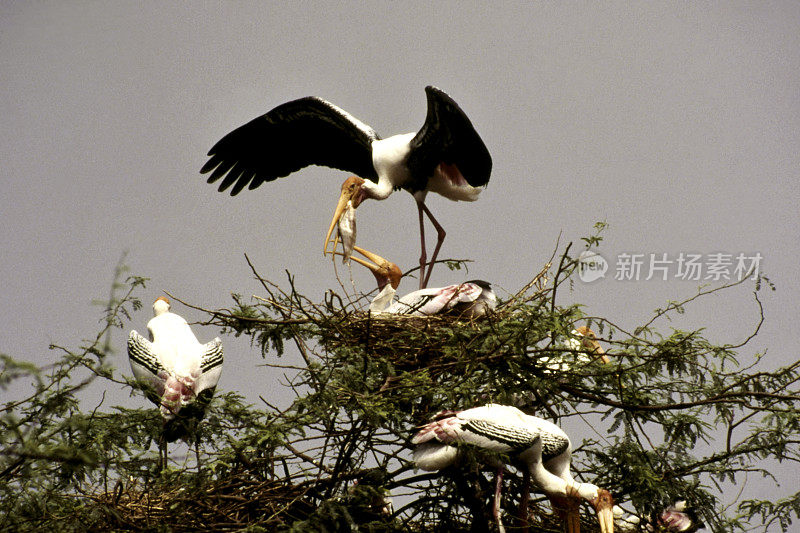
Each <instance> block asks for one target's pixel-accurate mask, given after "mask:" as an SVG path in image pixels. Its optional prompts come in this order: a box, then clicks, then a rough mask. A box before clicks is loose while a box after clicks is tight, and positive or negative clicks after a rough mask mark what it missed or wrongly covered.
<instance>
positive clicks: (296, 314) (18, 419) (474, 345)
mask: <svg viewBox="0 0 800 533" xmlns="http://www.w3.org/2000/svg"><path fill="white" fill-rule="evenodd" d="M604 228H605V225H604V224H602V223H601V224H599V225H598V226H597V227H596V229H597V230H598V233H597V234H596V235H594V236H592V237H588V238H585V239H584V242H585V243H586V246H587V248H591V247H593V246H596V245H597V244H598V243H600V241H601V240H602V239H601V237H600V232H601V231H602V230H603V229H604ZM569 249H570V246H567V247H566V251H565V252H564V254H563V255H562V256H561V257H560V258H559V261H558V266H557V268H552V266H551V264H550V263H548V265H546V266H545V268H544V269H543V270H542V272H540V273H539V274H538V275H537V276H536V277H535V278H534V279H533V280H532V281H531V283H529V284H528V285H527V286H526V287H524V288H523V289H522V290H520V291H519V292H518V293H517V294H515V295H513V296H511V297H510V298H508V299H507V300H505V301H503V302H501V304H500V305H499V306H498V309H497V311H496V313H494V314H491V315H489V316H487V317H485V318H483V319H480V320H475V321H460V320H458V319H457V318H453V317H429V318H413V317H393V318H383V317H381V318H377V317H371V316H369V315H367V314H366V313H365V312H364V309H365V308H366V307H367V302H368V297H367V296H361V297H359V298H346V297H344V298H343V297H342V296H341V295H338V294H336V293H334V292H332V291H331V292H329V293H328V294H326V295H325V298H324V300H323V301H322V302H319V303H315V302H313V301H311V300H310V299H308V298H306V297H305V296H303V295H302V294H300V293H299V292H298V291H297V289H296V287H295V284H294V280H293V279H292V277H291V276H289V277H288V286H287V287H286V288H281V287H280V286H278V285H276V284H274V283H271V282H269V281H267V280H265V279H263V278H262V277H261V276H259V275H258V273H257V272H256V270H255V268H253V272H254V273H255V274H256V276H257V278H258V279H259V280H260V281H261V283H262V287H263V290H264V293H263V294H262V295H259V296H257V297H253V298H252V299H246V298H244V297H242V296H241V295H234V296H233V302H234V305H233V307H232V308H231V309H219V310H208V311H207V316H208V321H207V323H208V324H213V325H216V326H219V327H220V328H221V330H222V331H223V333H227V334H232V335H237V336H238V335H244V336H247V337H249V338H250V339H251V342H252V345H253V347H254V351H256V353H258V352H260V353H261V355H262V357H264V358H266V361H267V366H268V367H271V368H273V369H276V370H279V371H280V372H282V373H283V374H285V375H286V376H287V379H288V382H287V383H286V389H287V394H292V395H293V398H294V399H293V401H292V402H291V404H290V405H289V407H288V408H285V409H279V408H278V407H276V406H273V405H270V404H269V403H268V402H266V401H264V405H261V406H253V405H249V404H247V403H246V402H245V401H244V398H243V397H242V396H241V395H240V394H238V392H237V391H227V392H226V391H218V394H217V396H216V397H215V398H214V400H213V401H212V403H211V406H210V409H209V412H208V415H207V417H206V418H205V419H204V421H203V423H202V424H201V427H200V434H199V436H200V445H199V447H198V450H197V454H198V457H199V459H200V464H199V465H197V464H195V462H194V460H193V459H194V454H192V453H188V454H187V459H186V460H185V461H183V464H180V463H173V464H171V465H170V467H169V468H167V469H166V470H164V471H159V470H158V468H157V453H156V449H155V441H156V439H157V437H158V434H159V431H160V429H161V419H160V416H159V414H158V411H157V410H156V409H152V408H142V409H126V408H122V407H109V406H108V405H106V404H107V402H112V403H113V402H114V401H115V400H112V398H120V397H122V396H123V395H125V394H136V395H139V394H140V393H139V392H138V390H137V389H136V387H135V383H134V382H133V381H132V380H131V379H129V378H125V377H120V375H119V373H117V372H115V371H113V369H112V368H111V365H110V364H109V356H110V354H111V353H112V342H111V336H110V332H111V331H112V330H114V329H116V328H123V327H126V323H127V322H128V321H129V320H130V313H131V312H132V311H134V310H136V309H138V308H139V307H140V305H141V304H140V302H139V300H138V299H137V298H136V296H135V293H136V291H138V290H140V289H141V288H143V287H144V285H145V282H146V279H144V278H138V277H128V278H127V281H126V282H125V283H120V282H118V281H115V283H114V286H113V288H112V293H111V296H110V297H109V300H108V302H106V304H105V306H104V310H103V319H102V322H101V323H102V325H103V327H102V329H101V331H100V332H99V333H98V334H97V335H96V336H95V337H94V338H93V339H91V340H89V341H86V342H85V343H84V344H83V345H82V346H81V347H80V348H78V349H67V348H64V347H59V346H52V347H51V348H52V349H53V350H56V351H57V352H59V353H60V359H59V361H58V362H57V363H55V364H53V365H50V366H48V367H43V368H40V367H37V366H35V365H32V364H30V363H27V362H24V361H19V360H16V359H14V358H12V357H9V356H7V355H0V365H2V366H0V389H1V390H3V391H7V390H9V388H10V386H11V385H12V384H14V387H15V390H19V389H20V388H22V389H24V388H25V387H24V386H22V387H20V386H19V385H20V384H25V385H26V386H27V387H29V392H28V393H22V394H21V397H19V398H17V399H15V400H10V401H7V402H6V403H5V404H3V406H2V408H0V450H1V451H0V530H16V531H27V530H39V529H45V530H59V531H71V530H80V531H85V530H87V529H89V530H92V529H97V530H107V529H114V530H144V529H146V530H158V531H180V530H197V529H204V530H239V529H242V530H248V531H304V532H305V531H320V532H323V531H356V530H358V531H374V532H391V531H484V530H489V529H491V528H493V527H494V524H493V520H492V518H491V515H490V503H489V502H490V499H491V497H492V495H493V493H494V484H493V483H494V482H493V479H492V478H493V475H492V469H490V468H488V467H487V466H486V464H487V461H486V459H487V457H485V456H484V455H483V454H481V453H478V452H476V451H475V450H469V449H466V448H464V450H463V452H464V453H463V457H462V460H461V462H460V463H459V465H458V466H456V467H451V468H448V469H446V470H444V471H442V472H437V473H421V472H416V471H414V469H413V465H412V464H411V463H410V456H411V454H410V449H411V444H410V437H411V435H413V433H414V431H415V427H417V426H418V425H420V424H423V423H425V422H426V421H428V420H429V419H430V417H431V416H433V415H434V414H435V413H437V412H438V411H440V410H443V409H465V408H470V407H473V406H476V405H482V404H485V403H488V402H497V403H504V404H514V405H518V406H521V407H522V408H523V409H524V410H526V411H527V412H529V413H531V414H535V415H537V416H542V417H545V418H549V419H553V420H557V421H558V422H559V423H561V424H565V425H568V426H569V427H570V428H575V427H582V428H584V430H583V431H575V430H570V431H569V433H570V434H571V436H572V439H573V444H574V447H575V448H576V451H575V453H574V457H573V471H574V472H575V473H576V475H577V477H578V478H579V479H581V480H583V481H591V482H593V483H596V484H598V485H600V486H602V487H605V488H607V489H609V490H610V491H611V492H612V493H613V494H614V496H615V498H616V500H617V501H619V502H624V503H625V506H626V508H630V509H635V510H636V511H637V513H638V514H640V515H643V516H644V515H648V514H649V513H650V512H651V511H653V510H656V509H660V508H661V507H662V506H663V505H665V504H668V503H671V502H672V501H674V500H675V499H687V500H689V501H690V502H692V503H693V504H694V505H695V506H696V507H697V508H698V510H699V511H700V514H701V517H702V519H703V520H704V521H705V523H706V524H707V525H708V526H709V528H710V529H711V530H712V531H728V530H739V531H750V530H753V528H755V527H756V526H758V525H759V524H761V525H762V527H763V528H766V527H768V526H770V525H772V524H777V525H779V526H780V527H781V528H782V529H783V530H784V531H788V529H789V527H790V526H791V524H792V520H793V519H796V517H797V516H798V512H800V503H798V502H799V501H800V493H792V492H791V491H790V492H787V493H786V497H785V498H783V499H780V500H778V501H774V502H772V501H766V500H747V501H742V502H739V504H738V507H737V508H736V510H733V511H731V510H729V509H726V508H725V504H726V501H725V500H721V499H720V491H719V487H720V486H721V485H722V484H739V483H742V481H743V480H744V477H745V476H748V475H763V476H765V477H767V478H768V479H769V477H770V476H771V475H772V473H773V472H775V471H777V469H778V468H785V467H784V466H783V465H785V464H789V465H791V467H792V468H795V469H796V468H797V462H798V461H799V460H800V453H799V452H800V446H798V444H800V443H799V442H798V438H797V435H798V429H799V428H798V425H800V417H798V414H797V407H798V380H800V373H799V372H798V367H799V366H800V361H796V362H794V363H792V364H790V365H788V366H786V367H783V368H779V369H777V370H774V371H766V370H764V369H763V368H762V366H761V365H760V354H754V355H748V354H746V353H743V352H742V350H743V349H744V348H745V347H746V343H745V344H740V345H736V346H733V345H722V346H718V345H714V344H712V343H710V342H709V341H708V340H706V339H705V338H704V337H703V335H702V329H700V328H698V329H696V330H691V331H683V330H677V329H672V330H670V331H668V332H662V331H659V330H657V329H655V327H654V323H655V322H656V320H658V319H659V318H662V317H668V316H669V315H670V314H671V313H681V312H683V310H684V309H685V308H686V306H687V305H691V303H692V302H693V301H695V300H697V299H698V298H702V297H703V296H706V295H708V294H711V293H714V292H717V291H720V290H725V289H728V288H730V286H722V287H716V288H703V289H701V290H700V291H699V292H698V294H697V295H695V296H693V297H691V298H689V299H687V300H684V301H678V302H671V303H669V304H668V305H667V306H666V307H665V308H664V309H661V310H657V311H656V312H655V314H654V316H653V318H652V320H649V321H648V322H646V323H644V324H643V325H642V326H640V327H639V328H636V329H635V330H634V331H632V332H629V331H626V330H624V329H623V328H621V327H620V326H618V325H617V324H615V323H614V322H613V321H612V320H608V319H602V318H596V317H586V316H584V315H583V314H582V311H581V308H580V307H579V306H576V305H558V301H559V300H560V292H559V291H560V289H562V288H563V287H564V283H567V284H569V283H571V278H572V275H573V273H574V271H575V268H576V261H575V259H574V258H572V257H570V256H569ZM456 263H457V264H459V263H460V262H456ZM251 268H252V265H251ZM123 275H124V268H123V267H118V268H117V275H116V279H117V280H118V279H121V276H123ZM759 287H760V285H759ZM754 294H755V301H756V303H757V304H758V305H759V308H760V302H759V301H758V295H757V293H754ZM761 321H763V314H762V316H761V320H760V321H759V322H758V324H756V326H755V328H754V330H755V331H754V333H753V335H755V334H756V333H757V332H758V328H759V327H760V325H761ZM576 322H580V323H581V324H587V323H588V324H589V325H590V326H591V327H592V328H593V329H595V331H597V332H598V333H599V337H600V338H601V340H602V342H603V343H604V344H605V345H606V348H607V352H608V353H609V355H610V356H611V358H612V363H611V364H608V365H603V364H600V363H599V362H591V363H581V364H575V365H571V366H570V368H567V369H559V370H554V369H553V368H552V367H549V366H548V361H552V360H553V358H556V357H564V352H565V349H564V347H563V345H562V344H561V342H560V340H559V339H563V338H565V337H566V336H567V335H568V334H569V332H570V331H571V330H572V328H573V327H574V325H575V324H576ZM751 338H752V336H751ZM748 340H749V339H748ZM290 348H291V349H292V350H294V351H296V352H297V353H298V354H299V357H300V358H302V360H303V364H301V365H297V364H290V363H288V362H284V359H283V358H281V359H277V358H276V357H275V356H278V357H280V356H282V355H284V354H285V351H286V350H288V349H290ZM254 359H255V358H254ZM124 374H126V372H124V371H123V375H124ZM94 382H97V383H100V384H102V388H103V389H104V390H107V393H106V394H105V395H104V397H103V399H102V400H101V401H99V402H96V405H89V406H87V404H86V400H85V399H83V400H82V398H81V395H82V394H84V392H85V391H86V390H87V388H90V387H91V386H92V384H93V383H94ZM142 405H143V407H144V406H145V405H146V404H145V402H144V401H143V402H142ZM520 478H521V476H519V475H518V474H517V473H516V472H514V471H512V472H509V474H508V475H507V478H506V490H505V492H504V499H503V509H504V515H505V517H506V519H505V521H506V525H507V527H508V528H509V530H511V529H512V528H513V527H514V526H515V525H518V524H516V523H515V521H514V520H513V519H511V518H510V517H513V516H516V515H517V507H518V503H519V501H520V496H521V494H520V491H521V486H522V485H521V479H520ZM791 490H795V489H793V488H792V489H791ZM389 491H391V495H392V497H393V498H394V502H393V503H394V508H393V509H392V508H389V507H388V505H387V502H386V501H385V500H384V498H385V497H386V496H387V495H388V494H389ZM537 496H538V495H535V497H534V500H533V502H532V504H531V510H530V523H531V530H532V531H558V530H559V529H560V527H561V526H560V524H559V522H558V520H557V519H556V518H555V516H554V515H553V514H552V513H551V511H550V507H549V505H548V503H547V502H546V501H543V499H542V498H540V497H537ZM586 511H587V514H586V516H585V517H584V527H585V528H586V530H588V531H596V526H595V525H594V521H593V519H592V518H591V513H590V512H589V511H588V509H586Z"/></svg>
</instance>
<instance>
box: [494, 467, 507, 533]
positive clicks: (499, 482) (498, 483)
mask: <svg viewBox="0 0 800 533" xmlns="http://www.w3.org/2000/svg"><path fill="white" fill-rule="evenodd" d="M502 489H503V467H502V466H500V468H498V469H497V475H496V476H495V486H494V505H493V506H492V516H494V521H495V523H496V524H497V529H498V530H499V531H500V533H505V528H504V527H503V522H502V521H501V520H500V492H501V491H502Z"/></svg>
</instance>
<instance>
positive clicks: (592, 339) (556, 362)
mask: <svg viewBox="0 0 800 533" xmlns="http://www.w3.org/2000/svg"><path fill="white" fill-rule="evenodd" d="M571 334H572V337H570V338H569V339H567V340H566V342H565V343H564V348H565V349H567V350H569V351H566V352H562V353H560V354H557V355H552V356H545V357H542V358H541V359H540V360H541V362H542V363H544V365H545V368H546V369H547V370H548V371H551V372H566V371H568V370H570V369H572V368H575V367H581V366H586V365H589V364H591V363H593V362H595V361H597V360H600V361H602V362H603V363H609V362H610V361H611V360H610V359H609V358H608V356H607V355H606V352H605V350H603V347H602V346H600V343H599V342H597V335H596V334H595V332H594V331H592V330H591V329H590V328H588V327H587V326H579V327H577V328H575V329H573V330H572V332H571Z"/></svg>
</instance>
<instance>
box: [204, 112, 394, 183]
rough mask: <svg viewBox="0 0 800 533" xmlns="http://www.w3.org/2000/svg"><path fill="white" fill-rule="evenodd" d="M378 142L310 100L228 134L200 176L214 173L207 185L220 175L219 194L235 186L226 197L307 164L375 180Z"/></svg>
mask: <svg viewBox="0 0 800 533" xmlns="http://www.w3.org/2000/svg"><path fill="white" fill-rule="evenodd" d="M378 138H379V137H378V134H377V133H375V130H373V129H372V128H371V127H369V126H367V125H366V124H364V123H363V122H361V121H360V120H358V119H357V118H355V117H353V116H352V115H350V114H349V113H347V112H346V111H344V110H342V109H340V108H338V107H336V106H335V105H333V104H331V103H330V102H326V101H325V100H323V99H321V98H317V97H316V96H309V97H306V98H300V99H299V100H293V101H291V102H286V103H285V104H282V105H279V106H278V107H276V108H275V109H273V110H272V111H270V112H268V113H267V114H265V115H262V116H260V117H258V118H256V119H254V120H251V121H250V122H248V123H247V124H245V125H244V126H240V127H239V128H236V129H235V130H233V131H232V132H230V133H229V134H227V135H226V136H225V137H223V138H222V139H220V140H219V141H218V142H217V144H215V145H214V147H213V148H211V150H210V151H209V152H208V155H209V157H210V158H211V159H209V160H208V161H207V162H206V164H205V165H203V168H202V169H200V172H201V173H202V174H205V173H207V172H210V171H211V170H213V172H212V173H211V175H210V176H209V177H208V183H214V182H215V181H217V180H218V179H220V178H221V177H223V176H225V179H224V180H222V183H220V186H219V190H220V192H222V191H224V190H225V189H227V188H228V187H230V186H231V185H233V184H234V183H235V185H234V186H233V189H231V196H234V195H236V194H238V193H239V191H241V190H242V189H244V188H245V187H246V186H249V188H250V189H255V188H256V187H258V186H259V185H261V184H262V183H264V182H265V181H273V180H275V179H276V178H282V177H284V176H288V175H289V174H291V173H292V172H295V171H297V170H300V169H301V168H303V167H307V166H309V165H322V166H326V167H333V168H338V169H340V170H346V171H348V172H353V173H354V174H357V175H358V176H361V177H362V178H366V179H370V180H372V181H377V180H378V177H377V175H376V173H375V169H374V168H373V166H372V146H371V145H372V141H374V140H376V139H378Z"/></svg>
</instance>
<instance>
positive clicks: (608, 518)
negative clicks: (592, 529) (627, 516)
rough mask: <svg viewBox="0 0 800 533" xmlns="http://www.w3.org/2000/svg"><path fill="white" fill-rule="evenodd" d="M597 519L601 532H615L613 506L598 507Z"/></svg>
mask: <svg viewBox="0 0 800 533" xmlns="http://www.w3.org/2000/svg"><path fill="white" fill-rule="evenodd" d="M597 521H598V522H600V533H614V512H613V511H612V509H611V507H607V508H603V509H598V510H597Z"/></svg>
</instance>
